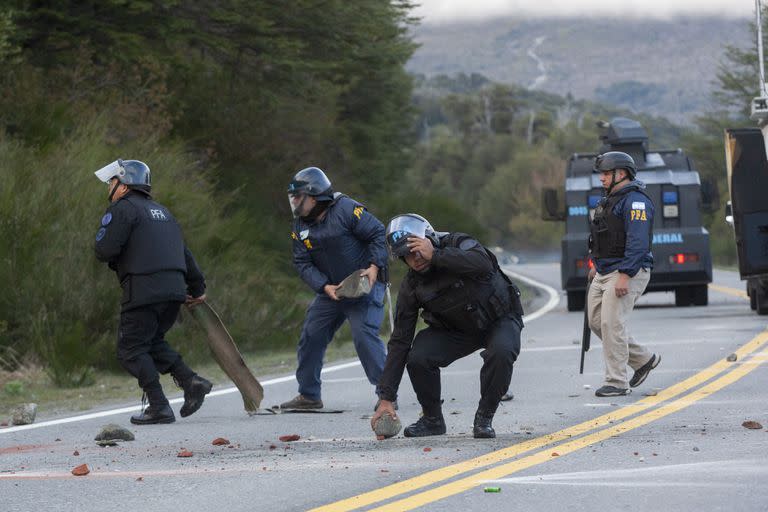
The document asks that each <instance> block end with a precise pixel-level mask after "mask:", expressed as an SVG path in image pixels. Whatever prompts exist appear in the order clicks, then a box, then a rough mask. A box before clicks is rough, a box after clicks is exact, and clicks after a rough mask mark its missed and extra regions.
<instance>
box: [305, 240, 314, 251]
mask: <svg viewBox="0 0 768 512" xmlns="http://www.w3.org/2000/svg"><path fill="white" fill-rule="evenodd" d="M304 245H305V246H306V248H307V249H311V248H312V242H310V241H309V238H307V239H305V240H304Z"/></svg>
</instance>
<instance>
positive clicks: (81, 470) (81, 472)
mask: <svg viewBox="0 0 768 512" xmlns="http://www.w3.org/2000/svg"><path fill="white" fill-rule="evenodd" d="M90 472H91V470H90V469H88V464H80V465H79V466H77V467H76V468H75V469H73V470H72V474H73V475H75V476H85V475H87V474H88V473H90Z"/></svg>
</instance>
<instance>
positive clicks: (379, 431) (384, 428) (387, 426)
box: [373, 414, 403, 440]
mask: <svg viewBox="0 0 768 512" xmlns="http://www.w3.org/2000/svg"><path fill="white" fill-rule="evenodd" d="M401 428H403V425H402V423H400V419H399V418H393V417H392V416H391V415H389V414H382V415H381V416H380V417H379V419H378V420H376V424H375V425H374V426H373V431H374V432H376V439H379V436H383V437H384V439H388V438H390V437H394V436H396V435H397V434H399V433H400V429H401ZM379 440H381V439H379Z"/></svg>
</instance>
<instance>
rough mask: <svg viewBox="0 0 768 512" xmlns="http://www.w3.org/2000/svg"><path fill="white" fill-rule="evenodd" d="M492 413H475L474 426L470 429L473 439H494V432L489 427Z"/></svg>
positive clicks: (480, 411)
mask: <svg viewBox="0 0 768 512" xmlns="http://www.w3.org/2000/svg"><path fill="white" fill-rule="evenodd" d="M493 415H494V413H493V412H490V411H486V410H483V409H478V410H477V412H476V413H475V424H474V427H473V428H472V436H473V437H474V438H475V439H492V438H494V437H496V431H495V430H493V427H492V426H491V421H493Z"/></svg>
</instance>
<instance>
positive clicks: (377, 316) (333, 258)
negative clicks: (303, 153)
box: [280, 167, 387, 409]
mask: <svg viewBox="0 0 768 512" xmlns="http://www.w3.org/2000/svg"><path fill="white" fill-rule="evenodd" d="M288 199H289V201H290V205H291V211H292V212H293V216H294V224H293V231H292V232H291V238H292V239H293V264H294V266H295V267H296V270H298V272H299V275H300V276H301V278H302V280H304V282H305V283H306V284H307V286H309V287H310V288H311V289H312V291H314V292H315V293H316V296H315V298H314V300H313V301H312V303H311V304H310V305H309V308H308V309H307V316H306V318H305V320H304V326H303V328H302V330H301V338H300V339H299V345H298V351H297V359H298V368H297V369H296V380H297V381H298V382H299V394H298V396H296V397H295V398H293V399H292V400H289V401H287V402H284V403H282V404H280V407H281V408H284V409H320V408H322V407H323V402H322V398H321V382H320V371H321V370H322V367H323V356H324V355H325V350H326V348H327V347H328V344H329V343H330V342H331V340H332V339H333V336H334V334H335V333H336V331H337V330H338V329H339V328H340V327H341V325H342V324H343V323H344V321H345V320H349V323H350V327H351V328H352V339H353V341H354V345H355V350H356V351H357V355H358V357H359V358H360V362H361V363H362V365H363V370H364V371H365V374H366V376H367V377H368V381H369V382H370V383H371V384H373V385H376V384H378V382H379V378H380V376H381V371H382V369H383V367H384V359H385V357H386V350H385V348H384V342H383V341H382V340H381V338H379V327H380V326H381V322H382V320H383V319H384V292H385V290H386V286H385V284H384V282H382V281H384V279H383V275H382V274H383V273H384V272H385V271H386V265H387V248H386V242H385V241H384V225H383V224H382V223H381V222H380V221H379V220H378V219H377V218H376V217H374V216H373V215H371V213H370V212H368V210H366V208H365V206H363V205H362V204H360V203H358V202H357V201H355V200H354V199H351V198H349V197H347V196H345V195H343V194H341V193H338V192H334V191H333V188H332V186H331V182H330V180H329V179H328V177H327V176H326V175H325V173H324V172H323V171H322V170H321V169H319V168H317V167H308V168H306V169H302V170H301V171H299V172H297V173H296V175H295V176H294V177H293V180H292V181H291V182H290V184H289V185H288ZM355 271H360V275H361V276H364V277H366V278H367V279H368V281H369V284H370V286H371V291H370V293H368V294H367V295H363V296H361V297H357V298H339V297H338V296H337V295H336V291H337V290H338V289H339V283H341V282H342V281H343V280H344V278H346V277H347V276H349V275H350V274H352V273H353V272H355Z"/></svg>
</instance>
